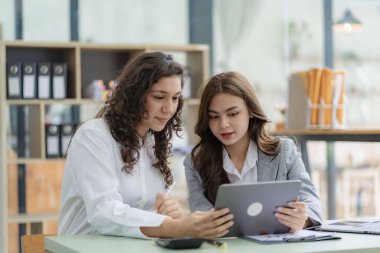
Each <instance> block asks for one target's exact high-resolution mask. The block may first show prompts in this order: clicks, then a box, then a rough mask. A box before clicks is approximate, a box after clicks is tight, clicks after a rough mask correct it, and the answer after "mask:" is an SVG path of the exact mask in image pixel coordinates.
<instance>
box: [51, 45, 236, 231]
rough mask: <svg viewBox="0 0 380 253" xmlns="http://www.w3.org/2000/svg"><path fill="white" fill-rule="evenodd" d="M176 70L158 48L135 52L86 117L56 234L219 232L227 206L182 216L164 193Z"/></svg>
mask: <svg viewBox="0 0 380 253" xmlns="http://www.w3.org/2000/svg"><path fill="white" fill-rule="evenodd" d="M182 86H183V69H182V66H181V65H180V64H178V63H177V62H175V61H174V60H173V59H172V57H171V56H170V55H166V54H164V53H160V52H153V53H143V54H139V55H137V56H135V57H134V58H133V59H131V60H130V61H129V63H128V64H127V65H126V66H125V68H124V69H123V71H122V73H121V74H120V76H119V78H118V79H117V85H116V87H115V90H114V91H113V93H112V95H111V97H110V99H109V100H108V101H107V102H106V103H105V106H104V107H103V108H102V109H101V110H100V111H99V113H98V115H97V117H96V118H95V119H92V120H89V121H87V122H85V123H84V124H83V125H81V127H80V128H79V129H78V131H77V132H76V133H75V135H74V136H73V138H72V141H71V144H70V147H69V149H68V153H67V162H66V166H65V171H64V177H63V184H62V197H61V212H60V222H59V232H58V233H59V234H60V235H78V234H107V235H117V236H129V237H138V238H147V237H204V238H214V237H219V236H223V235H224V234H226V233H227V232H228V228H229V227H230V226H232V221H231V219H232V215H231V214H229V213H228V209H223V210H218V211H209V212H194V213H192V214H187V215H183V214H182V213H181V210H180V205H179V202H178V201H177V200H176V199H175V198H173V197H171V196H169V195H166V194H164V193H165V191H166V190H167V189H168V187H169V186H171V185H172V184H173V176H172V174H171V171H170V169H169V167H168V161H167V158H168V156H169V155H170V152H171V144H170V140H171V138H172V134H173V132H175V134H177V135H178V132H179V131H180V130H181V117H180V114H181V110H182V106H183V99H182V96H181V90H182Z"/></svg>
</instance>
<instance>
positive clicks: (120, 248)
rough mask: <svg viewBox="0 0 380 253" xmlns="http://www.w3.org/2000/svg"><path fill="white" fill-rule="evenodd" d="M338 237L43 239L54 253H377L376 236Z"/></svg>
mask: <svg viewBox="0 0 380 253" xmlns="http://www.w3.org/2000/svg"><path fill="white" fill-rule="evenodd" d="M339 235H340V236H341V237H342V239H339V240H327V241H319V242H297V243H280V244H270V245H268V244H259V243H256V242H253V241H248V240H243V239H224V240H221V241H223V242H227V243H228V249H219V248H217V247H216V246H213V245H210V244H208V243H203V245H202V246H201V247H200V248H199V249H193V250H179V251H174V250H170V249H165V248H161V247H159V246H157V245H156V244H155V242H154V241H153V240H142V239H132V238H126V237H115V236H101V235H97V236H89V235H87V236H52V237H46V238H45V249H46V250H47V251H48V252H49V251H50V252H54V253H73V252H84V253H85V252H92V253H96V252H102V253H113V252H115V253H116V252H117V253H120V252H128V253H131V252H139V253H140V252H141V253H155V252H181V253H192V252H198V253H202V252H203V253H206V252H221V253H222V252H236V253H245V252H249V253H252V252H260V253H266V252H268V253H286V252H292V253H293V252H351V253H353V252H377V253H378V252H380V235H360V234H348V233H339Z"/></svg>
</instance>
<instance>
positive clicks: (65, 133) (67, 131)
mask: <svg viewBox="0 0 380 253" xmlns="http://www.w3.org/2000/svg"><path fill="white" fill-rule="evenodd" d="M74 131H75V128H74V125H72V124H62V125H61V142H60V144H61V150H60V153H61V156H62V157H64V156H65V154H66V151H67V148H68V147H69V143H70V141H71V137H72V136H73V135H74Z"/></svg>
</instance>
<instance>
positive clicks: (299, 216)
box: [275, 201, 309, 232]
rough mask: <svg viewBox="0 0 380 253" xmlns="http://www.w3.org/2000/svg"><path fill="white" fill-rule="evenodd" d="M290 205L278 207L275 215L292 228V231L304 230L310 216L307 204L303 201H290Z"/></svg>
mask: <svg viewBox="0 0 380 253" xmlns="http://www.w3.org/2000/svg"><path fill="white" fill-rule="evenodd" d="M288 204H289V206H290V207H292V208H289V207H278V208H277V212H276V213H275V216H276V217H277V219H278V221H279V222H280V223H282V224H284V225H285V226H287V227H289V228H290V232H295V231H298V230H302V229H303V228H304V227H305V225H306V222H307V220H308V218H309V216H308V215H307V213H306V208H307V207H306V205H305V203H304V202H301V201H292V202H289V203H288Z"/></svg>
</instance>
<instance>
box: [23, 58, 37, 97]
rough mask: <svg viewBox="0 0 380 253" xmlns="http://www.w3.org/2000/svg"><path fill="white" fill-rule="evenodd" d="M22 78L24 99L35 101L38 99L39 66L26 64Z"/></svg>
mask: <svg viewBox="0 0 380 253" xmlns="http://www.w3.org/2000/svg"><path fill="white" fill-rule="evenodd" d="M22 69H23V76H22V78H23V79H22V80H23V81H22V83H23V89H22V98H25V99H33V98H36V97H37V71H36V69H37V64H36V63H24V65H23V68H22Z"/></svg>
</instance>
